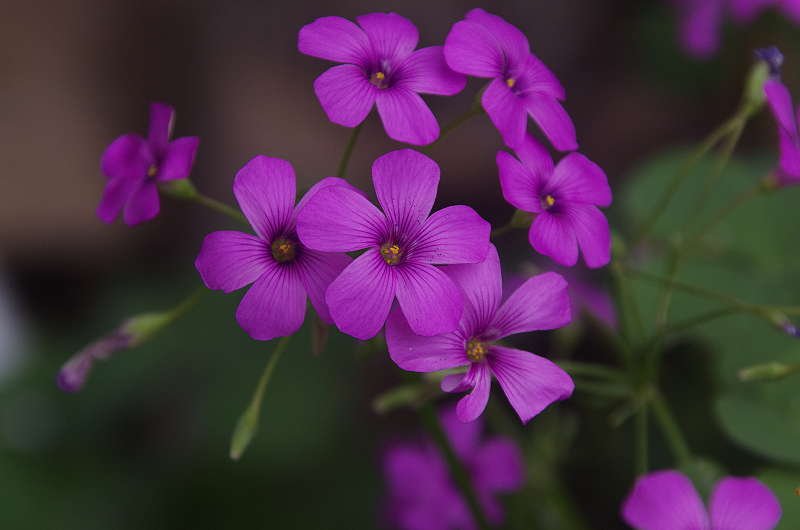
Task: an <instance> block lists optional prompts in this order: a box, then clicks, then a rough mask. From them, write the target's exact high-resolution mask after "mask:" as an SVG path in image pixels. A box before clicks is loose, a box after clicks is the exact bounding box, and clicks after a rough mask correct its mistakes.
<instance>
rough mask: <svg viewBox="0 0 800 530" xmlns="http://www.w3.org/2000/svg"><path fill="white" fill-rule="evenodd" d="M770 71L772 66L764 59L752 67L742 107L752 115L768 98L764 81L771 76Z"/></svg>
mask: <svg viewBox="0 0 800 530" xmlns="http://www.w3.org/2000/svg"><path fill="white" fill-rule="evenodd" d="M769 72H770V66H769V65H768V64H767V63H766V62H764V61H757V62H756V63H755V64H754V65H753V67H752V68H751V69H750V74H749V75H748V76H747V82H746V83H745V86H744V93H743V94H742V109H743V110H744V112H746V113H747V114H748V115H750V116H752V115H753V114H755V113H756V112H757V111H758V110H759V109H760V108H761V106H762V105H764V102H765V101H766V100H767V96H766V94H765V93H764V83H766V82H767V80H768V79H769V77H770V74H769Z"/></svg>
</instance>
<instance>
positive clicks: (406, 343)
mask: <svg viewBox="0 0 800 530" xmlns="http://www.w3.org/2000/svg"><path fill="white" fill-rule="evenodd" d="M386 344H387V345H388V347H389V356H390V357H391V358H392V360H393V361H394V362H395V364H396V365H397V366H399V367H400V368H402V369H403V370H409V371H412V372H436V371H439V370H447V369H449V368H456V367H458V366H466V365H468V364H469V361H468V360H467V356H466V353H465V345H464V339H463V338H461V337H460V336H459V334H458V333H457V332H454V333H443V334H441V335H436V336H435V337H423V336H421V335H417V334H416V333H414V332H413V331H412V330H411V328H410V327H409V325H408V321H407V320H406V317H405V316H403V312H402V311H401V309H400V308H399V307H398V306H395V307H394V308H392V311H391V312H390V313H389V318H388V320H387V321H386Z"/></svg>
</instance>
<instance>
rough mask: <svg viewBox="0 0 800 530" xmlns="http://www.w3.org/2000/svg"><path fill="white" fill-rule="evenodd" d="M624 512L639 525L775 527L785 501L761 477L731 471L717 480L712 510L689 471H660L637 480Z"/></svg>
mask: <svg viewBox="0 0 800 530" xmlns="http://www.w3.org/2000/svg"><path fill="white" fill-rule="evenodd" d="M622 517H623V519H625V522H627V523H628V524H629V525H631V526H632V527H634V528H636V529H637V530H676V529H678V528H680V529H685V530H770V529H771V528H775V525H777V524H778V521H779V520H780V518H781V506H780V504H779V503H778V499H777V498H775V495H774V494H773V493H772V492H771V491H770V490H769V488H767V487H766V486H765V485H764V484H762V483H761V482H759V481H758V480H756V479H754V478H735V477H727V478H724V479H722V480H720V481H719V482H717V485H716V486H715V487H714V491H713V492H712V493H711V501H710V502H709V510H708V511H706V508H705V506H703V501H702V500H701V499H700V496H699V495H698V494H697V491H696V490H695V489H694V486H692V483H691V482H690V481H689V479H688V478H686V476H685V475H684V474H683V473H680V472H678V471H655V472H653V473H649V474H647V475H645V476H643V477H641V478H640V479H639V480H637V481H636V485H635V486H634V487H633V491H632V492H631V493H630V495H628V498H627V499H625V503H624V504H623V506H622Z"/></svg>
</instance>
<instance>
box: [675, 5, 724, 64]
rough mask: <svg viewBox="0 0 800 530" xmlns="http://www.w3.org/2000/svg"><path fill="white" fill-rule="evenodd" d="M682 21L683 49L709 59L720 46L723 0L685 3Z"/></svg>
mask: <svg viewBox="0 0 800 530" xmlns="http://www.w3.org/2000/svg"><path fill="white" fill-rule="evenodd" d="M685 4H686V5H685V7H684V8H683V13H682V14H681V22H680V30H679V31H680V40H681V44H682V45H683V49H684V50H685V51H686V53H688V54H689V55H692V56H693V57H695V58H697V59H708V58H709V57H711V56H712V55H714V53H716V51H717V48H718V47H719V26H720V23H721V22H722V9H723V2H722V0H692V1H689V2H686V3H685Z"/></svg>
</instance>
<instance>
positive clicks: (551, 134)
mask: <svg viewBox="0 0 800 530" xmlns="http://www.w3.org/2000/svg"><path fill="white" fill-rule="evenodd" d="M525 107H526V108H527V109H528V113H529V114H530V115H531V118H533V121H535V122H536V123H537V125H539V128H540V129H542V132H544V134H545V136H547V138H548V139H549V140H550V142H552V144H553V147H555V148H556V149H558V150H559V151H574V150H575V149H577V148H578V141H577V140H576V139H575V125H574V124H573V123H572V119H571V118H570V117H569V114H567V111H565V110H564V107H562V106H561V103H559V102H558V100H557V99H555V98H553V97H550V96H546V95H539V94H529V95H527V96H526V97H525Z"/></svg>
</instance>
